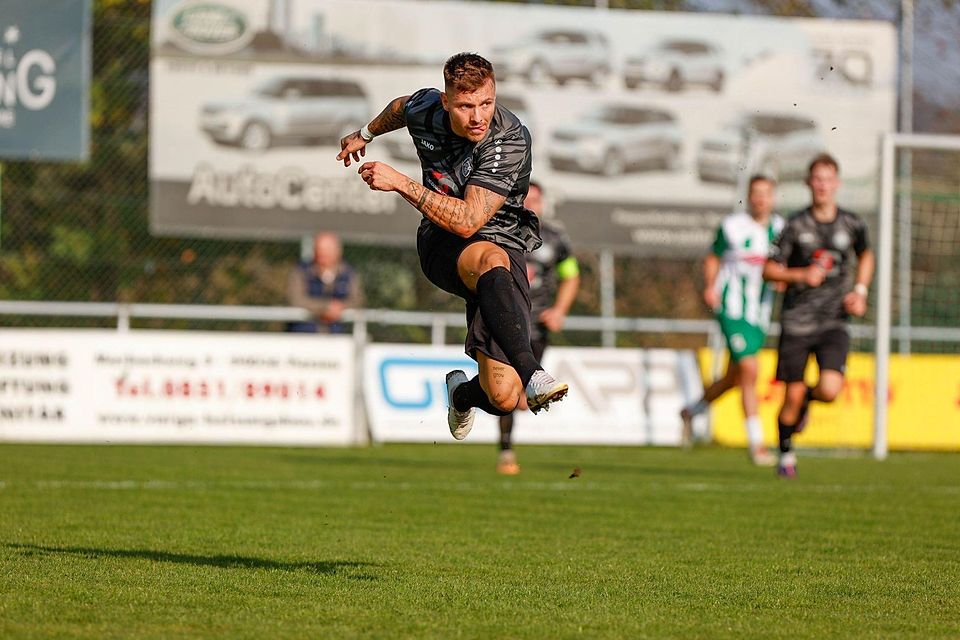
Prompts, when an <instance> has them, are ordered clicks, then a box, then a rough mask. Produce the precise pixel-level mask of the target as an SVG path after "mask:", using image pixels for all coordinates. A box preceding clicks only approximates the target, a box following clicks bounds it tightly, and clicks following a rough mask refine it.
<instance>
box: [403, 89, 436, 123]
mask: <svg viewBox="0 0 960 640" xmlns="http://www.w3.org/2000/svg"><path fill="white" fill-rule="evenodd" d="M435 93H437V90H436V89H420V90H419V91H416V92H414V93H413V94H411V96H410V98H409V99H408V100H407V103H406V104H405V105H403V119H404V121H405V122H406V124H407V128H408V129H410V128H411V127H414V128H416V127H419V128H421V129H422V128H423V126H424V120H425V118H426V116H427V113H428V112H429V109H430V105H431V104H432V103H433V102H435V101H436V96H435V95H433V94H435Z"/></svg>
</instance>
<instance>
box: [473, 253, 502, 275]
mask: <svg viewBox="0 0 960 640" xmlns="http://www.w3.org/2000/svg"><path fill="white" fill-rule="evenodd" d="M497 267H503V268H504V269H507V270H508V271H509V269H510V258H509V257H508V256H507V252H506V251H504V250H503V249H501V248H500V247H492V248H490V249H489V250H487V251H484V252H483V253H481V254H480V256H479V264H477V273H479V274H480V275H483V274H484V273H486V272H487V271H490V270H491V269H496V268H497Z"/></svg>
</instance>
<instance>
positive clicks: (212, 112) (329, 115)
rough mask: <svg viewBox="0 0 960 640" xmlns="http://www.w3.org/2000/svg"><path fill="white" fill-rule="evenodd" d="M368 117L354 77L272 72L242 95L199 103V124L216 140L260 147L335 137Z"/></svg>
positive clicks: (337, 137) (367, 109)
mask: <svg viewBox="0 0 960 640" xmlns="http://www.w3.org/2000/svg"><path fill="white" fill-rule="evenodd" d="M369 117H370V107H369V103H368V100H367V96H366V94H365V93H364V91H363V89H362V88H361V87H360V85H358V84H357V83H356V82H353V81H351V80H341V79H336V78H316V77H305V76H275V77H273V78H270V79H268V80H266V81H265V82H263V83H261V84H259V85H258V86H256V87H255V88H254V89H253V91H252V92H251V93H250V95H248V96H246V97H243V98H239V99H233V100H217V101H213V102H208V103H206V104H204V105H203V107H202V109H201V114H200V128H201V129H202V130H203V132H204V133H206V134H207V135H208V136H210V139H211V140H213V141H214V142H216V143H218V144H225V145H236V146H239V147H241V148H243V149H247V150H250V151H263V150H265V149H269V148H270V147H272V146H276V145H280V144H290V145H294V146H309V145H313V144H318V143H332V142H336V141H338V140H339V139H340V138H341V137H343V136H344V135H345V134H346V133H349V132H351V131H356V130H357V129H359V128H360V127H361V126H362V125H363V124H365V123H366V122H367V120H368V119H369Z"/></svg>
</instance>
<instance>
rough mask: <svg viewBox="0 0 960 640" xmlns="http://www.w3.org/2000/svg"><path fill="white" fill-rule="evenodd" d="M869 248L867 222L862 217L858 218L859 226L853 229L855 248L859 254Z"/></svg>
mask: <svg viewBox="0 0 960 640" xmlns="http://www.w3.org/2000/svg"><path fill="white" fill-rule="evenodd" d="M869 248H870V240H869V239H868V238H867V223H866V222H864V221H863V219H862V218H857V226H856V228H855V229H854V230H853V250H854V251H855V252H856V254H857V255H858V256H859V255H862V254H863V252H864V251H866V250H867V249H869Z"/></svg>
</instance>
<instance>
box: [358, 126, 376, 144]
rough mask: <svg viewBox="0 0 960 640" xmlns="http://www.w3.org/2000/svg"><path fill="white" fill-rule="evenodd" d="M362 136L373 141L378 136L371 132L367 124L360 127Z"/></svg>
mask: <svg viewBox="0 0 960 640" xmlns="http://www.w3.org/2000/svg"><path fill="white" fill-rule="evenodd" d="M360 137H361V138H363V141H364V142H370V141H372V140H373V139H374V138H375V137H376V136H374V135H373V134H372V133H370V129H368V128H367V125H363V126H362V127H360Z"/></svg>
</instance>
